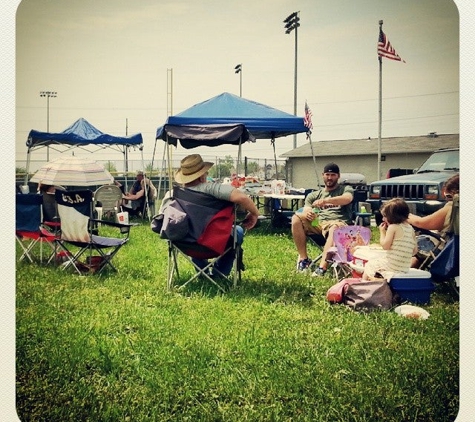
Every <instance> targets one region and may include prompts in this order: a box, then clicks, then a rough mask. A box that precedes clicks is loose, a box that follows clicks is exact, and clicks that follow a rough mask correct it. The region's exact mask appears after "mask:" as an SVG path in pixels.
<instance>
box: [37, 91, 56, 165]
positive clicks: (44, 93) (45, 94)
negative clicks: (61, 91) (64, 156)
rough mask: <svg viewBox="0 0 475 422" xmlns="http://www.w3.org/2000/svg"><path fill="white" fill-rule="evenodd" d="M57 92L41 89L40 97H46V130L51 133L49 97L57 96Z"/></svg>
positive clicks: (47, 155)
mask: <svg viewBox="0 0 475 422" xmlns="http://www.w3.org/2000/svg"><path fill="white" fill-rule="evenodd" d="M57 96H58V93H57V92H53V91H40V97H46V132H47V133H49V99H50V98H56V97H57ZM46 161H49V146H47V147H46Z"/></svg>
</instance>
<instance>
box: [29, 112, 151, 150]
mask: <svg viewBox="0 0 475 422" xmlns="http://www.w3.org/2000/svg"><path fill="white" fill-rule="evenodd" d="M142 143H143V140H142V134H140V133H139V134H136V135H132V136H126V137H122V136H112V135H107V134H105V133H102V132H101V131H100V130H99V129H97V128H95V127H94V126H93V125H91V124H90V123H89V122H88V121H87V120H85V119H83V118H82V117H81V118H80V119H78V120H77V121H76V122H74V123H73V124H72V125H71V126H69V127H68V128H67V129H65V130H64V131H62V132H60V133H48V132H39V131H37V130H31V131H30V133H29V135H28V139H27V141H26V146H27V147H28V149H32V148H34V147H37V146H48V145H90V144H92V145H124V146H132V145H141V144H142Z"/></svg>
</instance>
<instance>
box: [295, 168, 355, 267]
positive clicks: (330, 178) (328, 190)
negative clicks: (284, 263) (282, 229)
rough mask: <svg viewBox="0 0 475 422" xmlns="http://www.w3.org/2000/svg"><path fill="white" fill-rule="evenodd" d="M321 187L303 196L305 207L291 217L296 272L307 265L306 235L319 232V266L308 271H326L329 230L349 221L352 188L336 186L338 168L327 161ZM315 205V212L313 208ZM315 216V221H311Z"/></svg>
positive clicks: (338, 175) (344, 224) (330, 241)
mask: <svg viewBox="0 0 475 422" xmlns="http://www.w3.org/2000/svg"><path fill="white" fill-rule="evenodd" d="M322 176H323V184H324V185H325V187H324V188H321V189H317V190H315V191H313V192H310V193H309V194H308V195H307V197H306V198H305V206H304V208H303V211H302V212H299V213H295V214H294V215H293V216H292V223H291V224H292V237H293V239H294V243H295V246H296V247H297V252H298V254H299V257H298V259H297V271H298V272H304V271H306V270H307V269H308V267H309V265H310V264H311V262H312V261H311V260H310V259H309V257H308V255H307V235H309V234H321V235H323V236H324V237H325V238H326V242H325V245H324V247H323V251H322V260H321V263H320V266H319V267H318V268H317V269H316V270H315V272H314V273H313V274H312V275H313V276H323V275H324V274H325V272H326V271H327V261H326V257H327V252H328V250H329V249H330V248H331V247H332V246H333V232H334V230H335V229H336V228H337V227H341V226H346V225H348V224H350V223H351V217H352V215H351V211H352V209H351V208H352V206H351V203H352V201H353V188H352V187H351V186H348V185H340V184H339V183H338V179H339V178H340V168H339V167H338V166H337V165H336V164H335V163H328V164H327V165H326V166H325V167H324V169H323V173H322ZM315 208H318V209H319V212H318V215H317V214H316V213H315V212H314V209H315ZM315 218H318V224H316V225H315V224H312V221H313V220H314V219H315Z"/></svg>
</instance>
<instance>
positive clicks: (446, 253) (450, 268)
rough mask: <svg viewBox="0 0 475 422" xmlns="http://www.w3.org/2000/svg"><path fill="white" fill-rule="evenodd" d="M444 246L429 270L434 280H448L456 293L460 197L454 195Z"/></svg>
mask: <svg viewBox="0 0 475 422" xmlns="http://www.w3.org/2000/svg"><path fill="white" fill-rule="evenodd" d="M447 237H448V238H447V242H446V244H445V245H444V248H443V249H442V250H441V251H440V253H439V254H438V255H437V256H436V257H435V258H434V260H433V261H432V263H431V265H430V267H429V271H430V273H431V276H432V280H433V281H435V282H448V284H449V285H450V286H452V287H453V288H454V290H455V292H456V293H457V294H459V288H460V198H459V195H458V194H457V195H454V198H453V204H452V212H451V214H450V228H449V231H448V233H447Z"/></svg>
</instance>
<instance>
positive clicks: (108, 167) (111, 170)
mask: <svg viewBox="0 0 475 422" xmlns="http://www.w3.org/2000/svg"><path fill="white" fill-rule="evenodd" d="M104 168H105V169H106V170H107V171H108V172H109V173H113V174H116V173H117V167H116V166H115V163H114V162H113V161H107V162H106V163H105V164H104Z"/></svg>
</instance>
